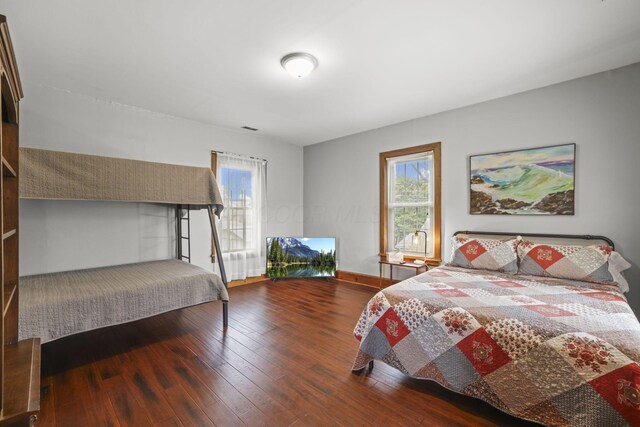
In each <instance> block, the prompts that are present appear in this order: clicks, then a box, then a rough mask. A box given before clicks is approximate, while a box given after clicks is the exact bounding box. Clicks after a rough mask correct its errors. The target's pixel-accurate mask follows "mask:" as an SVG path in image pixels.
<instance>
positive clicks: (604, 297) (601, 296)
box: [582, 292, 625, 301]
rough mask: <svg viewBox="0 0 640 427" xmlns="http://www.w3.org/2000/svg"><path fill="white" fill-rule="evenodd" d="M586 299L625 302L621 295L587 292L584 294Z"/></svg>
mask: <svg viewBox="0 0 640 427" xmlns="http://www.w3.org/2000/svg"><path fill="white" fill-rule="evenodd" d="M582 295H584V296H585V297H591V298H595V299H599V300H602V301H624V300H625V299H624V298H622V297H621V296H620V295H616V294H612V293H610V292H586V293H583V294H582Z"/></svg>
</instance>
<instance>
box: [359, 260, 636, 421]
mask: <svg viewBox="0 0 640 427" xmlns="http://www.w3.org/2000/svg"><path fill="white" fill-rule="evenodd" d="M354 335H355V337H356V339H357V340H358V341H359V342H360V347H359V351H358V355H357V357H356V360H355V363H354V367H353V369H354V370H360V369H363V368H365V367H366V366H367V364H368V363H369V361H371V360H374V359H375V360H381V361H383V362H385V363H387V364H389V365H390V366H393V367H395V368H397V369H399V370H400V371H402V372H404V373H405V374H407V375H410V376H412V377H415V378H424V379H430V380H434V381H437V382H438V383H440V384H441V385H443V386H444V387H447V388H449V389H451V390H454V391H456V392H459V393H463V394H466V395H469V396H474V397H477V398H480V399H482V400H484V401H486V402H488V403H490V404H492V405H493V406H495V407H497V408H499V409H501V410H503V411H505V412H508V413H510V414H513V415H515V416H518V417H521V418H525V419H528V420H533V421H537V422H540V423H542V424H545V425H550V426H622V425H640V365H639V362H640V323H638V320H637V319H636V317H635V316H634V314H633V312H632V311H631V308H630V307H629V305H628V304H627V301H626V299H625V298H624V296H623V294H622V292H621V291H620V290H619V288H618V287H617V286H615V285H604V284H598V283H587V282H579V281H570V280H566V279H553V278H546V277H544V278H543V277H536V276H523V275H515V276H514V275H510V274H504V273H497V272H494V271H479V270H469V269H464V268H458V267H439V268H436V269H433V270H431V271H428V272H426V273H424V274H421V275H419V276H416V277H414V278H411V279H408V280H405V281H403V282H400V283H398V284H396V285H393V286H390V287H388V288H386V289H384V290H382V291H380V292H378V293H377V294H376V295H375V296H374V297H373V298H372V299H371V300H370V301H369V303H368V304H367V306H366V307H365V309H364V311H363V312H362V315H361V317H360V319H359V321H358V324H357V325H356V328H355V330H354Z"/></svg>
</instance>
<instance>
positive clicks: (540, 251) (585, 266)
mask: <svg viewBox="0 0 640 427" xmlns="http://www.w3.org/2000/svg"><path fill="white" fill-rule="evenodd" d="M520 239H521V238H520ZM518 259H519V261H520V268H519V270H518V273H520V274H529V275H532V276H550V277H557V278H560V279H572V280H581V281H583V282H597V283H616V284H618V286H620V288H621V289H622V290H623V291H624V292H627V291H628V290H629V284H628V283H627V282H626V280H624V277H623V276H622V273H621V272H622V271H624V270H626V269H627V268H629V267H630V266H631V264H629V263H628V262H627V261H625V260H624V258H622V256H620V254H619V253H617V252H614V251H613V249H612V248H611V246H609V245H590V246H580V245H575V246H574V245H557V244H545V243H534V242H531V241H529V240H519V243H518ZM625 287H626V289H625Z"/></svg>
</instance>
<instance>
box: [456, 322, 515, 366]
mask: <svg viewBox="0 0 640 427" xmlns="http://www.w3.org/2000/svg"><path fill="white" fill-rule="evenodd" d="M457 346H458V348H459V349H460V350H461V351H462V352H463V353H464V355H465V356H467V359H469V361H470V362H471V364H472V365H473V366H474V367H475V368H476V370H477V371H478V373H479V374H480V375H482V376H483V377H484V376H485V375H488V374H490V373H491V372H493V371H495V370H496V369H498V368H500V367H501V366H503V365H505V364H507V363H509V361H510V360H511V359H509V356H507V353H505V352H504V351H503V350H502V348H500V346H499V345H498V344H497V343H496V342H495V341H494V340H493V338H491V336H489V334H488V333H487V332H486V331H485V330H484V328H480V329H478V330H477V331H475V332H474V333H472V334H471V335H469V336H468V337H466V338H465V339H463V340H462V341H460V342H459V343H458V344H457Z"/></svg>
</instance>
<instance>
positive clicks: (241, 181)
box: [211, 152, 267, 280]
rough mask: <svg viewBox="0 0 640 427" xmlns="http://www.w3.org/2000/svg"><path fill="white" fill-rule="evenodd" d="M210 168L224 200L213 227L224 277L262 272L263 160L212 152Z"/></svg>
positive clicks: (264, 213) (263, 217)
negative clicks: (218, 238) (224, 270)
mask: <svg viewBox="0 0 640 427" xmlns="http://www.w3.org/2000/svg"><path fill="white" fill-rule="evenodd" d="M211 169H212V170H213V172H214V175H216V180H217V182H218V187H219V189H220V193H221V195H222V200H223V202H224V210H223V211H222V215H221V217H220V220H219V221H218V223H217V227H218V230H219V235H220V250H221V251H222V256H223V259H224V263H225V267H226V270H227V277H228V278H229V280H237V279H245V278H247V277H255V276H259V275H261V274H264V272H265V268H266V245H265V241H266V235H265V234H266V193H267V191H266V184H267V182H266V181H267V178H266V175H267V162H266V161H265V160H262V159H255V158H252V157H243V156H239V155H235V154H228V153H219V152H213V153H212V154H211ZM214 257H215V248H213V245H212V258H213V259H215V258H214Z"/></svg>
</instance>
